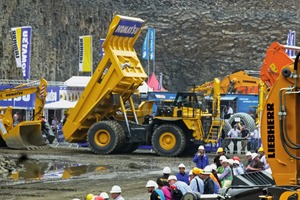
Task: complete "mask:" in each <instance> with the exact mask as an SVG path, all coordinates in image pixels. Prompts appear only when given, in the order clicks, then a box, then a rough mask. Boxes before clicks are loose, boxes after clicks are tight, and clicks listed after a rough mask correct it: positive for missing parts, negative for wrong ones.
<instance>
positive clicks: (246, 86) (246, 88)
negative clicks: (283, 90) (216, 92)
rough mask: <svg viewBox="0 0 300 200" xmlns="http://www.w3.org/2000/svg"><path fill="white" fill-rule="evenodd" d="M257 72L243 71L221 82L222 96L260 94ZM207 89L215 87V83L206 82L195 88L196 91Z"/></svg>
mask: <svg viewBox="0 0 300 200" xmlns="http://www.w3.org/2000/svg"><path fill="white" fill-rule="evenodd" d="M256 75H257V76H259V74H258V72H256V71H249V70H242V71H238V72H235V73H232V74H229V75H228V76H225V77H224V78H223V79H222V80H221V82H220V94H227V93H238V94H258V88H259V81H260V78H258V77H256ZM207 87H213V82H206V83H204V84H202V85H200V86H197V87H196V88H195V91H199V92H201V91H203V90H205V91H207V93H206V95H209V90H206V88H207Z"/></svg>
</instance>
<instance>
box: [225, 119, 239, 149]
mask: <svg viewBox="0 0 300 200" xmlns="http://www.w3.org/2000/svg"><path fill="white" fill-rule="evenodd" d="M237 127H238V125H237V124H235V125H234V126H233V128H232V129H230V131H229V132H228V134H227V135H228V138H230V139H231V141H232V142H233V154H236V153H237V138H238V137H239V135H240V130H239V129H238V128H237Z"/></svg>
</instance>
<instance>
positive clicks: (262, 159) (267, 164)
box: [257, 147, 270, 170]
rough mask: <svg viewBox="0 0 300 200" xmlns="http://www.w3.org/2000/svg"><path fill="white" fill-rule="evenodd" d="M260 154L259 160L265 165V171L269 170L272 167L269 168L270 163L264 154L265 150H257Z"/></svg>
mask: <svg viewBox="0 0 300 200" xmlns="http://www.w3.org/2000/svg"><path fill="white" fill-rule="evenodd" d="M257 152H258V154H259V158H260V161H261V162H262V163H263V164H264V165H263V169H264V170H266V169H269V168H270V166H269V163H268V161H267V159H266V155H265V153H264V149H263V148H262V147H260V148H259V149H258V150H257Z"/></svg>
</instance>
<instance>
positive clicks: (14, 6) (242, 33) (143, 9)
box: [0, 0, 300, 90]
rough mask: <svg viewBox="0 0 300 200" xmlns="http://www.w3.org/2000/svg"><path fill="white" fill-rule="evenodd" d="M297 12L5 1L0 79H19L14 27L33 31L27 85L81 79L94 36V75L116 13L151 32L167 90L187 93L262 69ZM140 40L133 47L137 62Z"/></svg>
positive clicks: (158, 2)
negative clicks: (81, 57)
mask: <svg viewBox="0 0 300 200" xmlns="http://www.w3.org/2000/svg"><path fill="white" fill-rule="evenodd" d="M298 7H299V3H298V1H296V0H290V1H284V0H266V1H260V0H252V1H245V0H244V1H237V0H214V1H211V0H201V1H197V0H196V1H195V0H186V1H183V0H168V1H167V0H149V1H146V0H113V1H110V0H103V1H97V0H85V1H82V0H62V1H57V0H3V1H0V11H1V13H2V15H1V20H0V27H1V32H0V38H1V40H0V79H22V72H21V69H19V68H18V69H17V68H16V67H15V66H16V64H15V59H14V55H13V47H12V41H11V36H10V28H11V27H17V26H26V25H30V26H32V28H33V40H32V42H33V46H32V56H31V57H32V61H31V79H39V78H40V77H42V76H43V77H45V78H46V79H47V80H51V81H65V80H66V79H68V78H70V77H71V76H73V75H86V74H82V73H79V72H78V37H79V36H80V35H86V34H90V35H92V36H93V42H94V44H93V45H94V55H93V59H94V69H95V68H96V67H97V64H98V61H99V55H98V54H99V53H98V52H99V39H100V38H103V37H105V35H106V32H107V28H108V26H109V24H110V21H111V19H112V17H113V15H114V14H121V15H127V16H133V17H140V18H142V19H144V20H145V21H146V25H147V26H151V27H154V28H155V29H156V61H155V64H156V68H155V73H156V75H157V76H158V75H159V73H163V74H164V76H163V84H164V87H165V88H166V89H168V90H184V89H186V88H187V87H188V86H192V85H193V84H196V85H197V84H202V83H204V82H206V81H210V80H212V79H213V78H214V77H220V78H221V77H223V76H225V75H227V74H229V73H231V72H234V71H237V70H241V69H249V70H259V69H260V67H261V65H262V62H263V59H264V55H265V51H266V49H267V48H268V46H269V45H270V44H271V43H272V42H274V41H278V42H280V43H285V42H286V37H287V33H288V30H295V31H296V32H299V29H300V26H299V23H300V22H299V19H300V11H299V10H298ZM145 34H146V30H145V31H143V32H142V34H141V37H140V39H139V40H138V42H137V44H136V51H137V52H138V53H139V55H140V54H141V46H142V42H143V39H144V36H145ZM297 44H298V45H299V42H298V43H297ZM142 63H143V66H144V67H145V70H146V72H147V71H148V69H147V63H146V62H145V61H142ZM153 69H154V68H153V66H152V63H151V65H150V68H149V72H150V73H151V72H152V71H153Z"/></svg>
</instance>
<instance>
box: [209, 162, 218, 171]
mask: <svg viewBox="0 0 300 200" xmlns="http://www.w3.org/2000/svg"><path fill="white" fill-rule="evenodd" d="M210 168H211V169H212V170H215V171H216V170H217V165H216V164H214V163H213V164H211V165H210Z"/></svg>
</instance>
